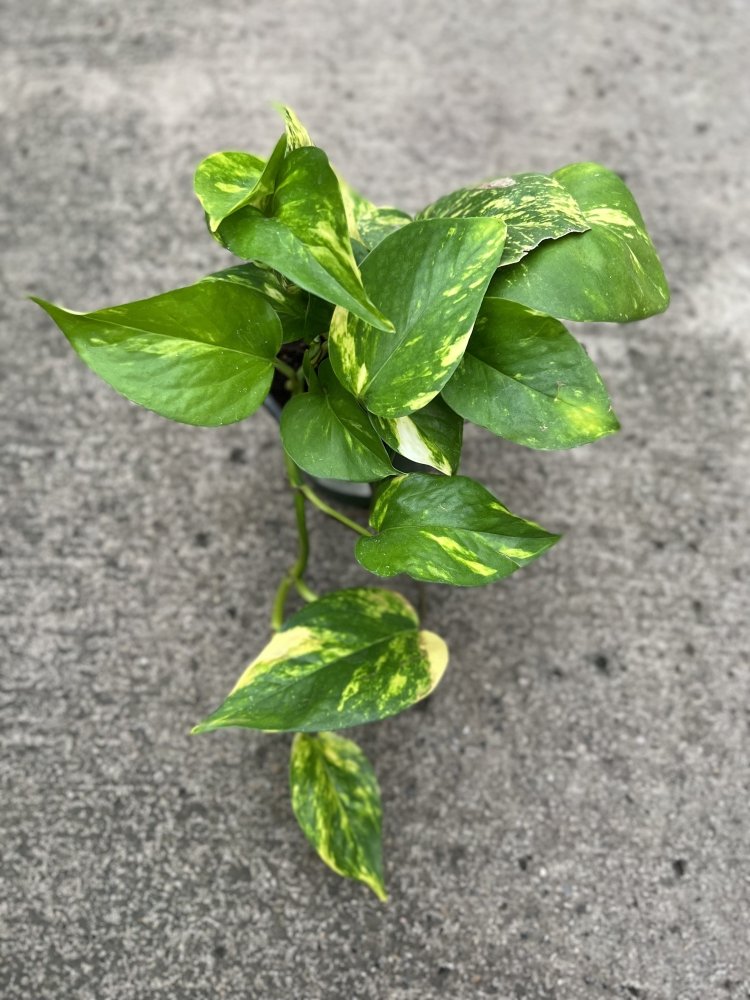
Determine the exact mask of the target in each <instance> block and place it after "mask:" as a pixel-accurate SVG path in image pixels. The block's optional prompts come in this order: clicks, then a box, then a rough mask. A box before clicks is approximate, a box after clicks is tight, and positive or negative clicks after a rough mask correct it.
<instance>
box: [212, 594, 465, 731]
mask: <svg viewBox="0 0 750 1000" xmlns="http://www.w3.org/2000/svg"><path fill="white" fill-rule="evenodd" d="M447 663H448V649H447V647H446V645H445V643H444V642H443V640H442V639H441V638H440V637H439V636H437V635H435V634H434V633H433V632H427V631H420V630H419V620H418V618H417V615H416V612H415V611H414V609H413V608H412V606H411V605H410V604H409V602H408V601H406V600H405V599H404V598H403V597H401V595H400V594H396V593H394V592H393V591H390V590H379V589H374V588H364V587H362V588H354V589H351V590H338V591H334V592H333V593H330V594H326V595H325V596H324V597H321V598H320V599H319V600H317V601H312V602H311V603H310V604H307V605H305V607H303V608H302V610H301V611H298V612H297V613H296V614H294V615H292V617H291V618H289V619H288V621H287V622H286V623H285V624H284V626H283V628H282V629H281V630H280V631H279V632H277V633H276V635H275V636H274V637H273V639H272V640H271V641H270V642H269V643H268V645H267V646H266V648H265V649H264V650H263V651H262V652H261V654H260V655H259V656H258V657H257V659H255V660H253V662H252V663H251V664H250V666H249V667H248V668H247V670H246V671H245V672H244V674H243V675H242V676H241V677H240V679H239V681H238V682H237V684H236V685H235V687H234V689H233V690H232V691H231V693H230V694H229V696H228V697H227V699H226V700H225V701H224V703H223V704H222V705H221V706H220V707H219V708H218V709H217V710H216V711H215V712H213V713H212V714H211V715H209V716H208V718H207V719H205V720H204V721H203V722H201V723H200V724H199V725H197V726H196V727H195V729H194V730H193V732H196V733H203V732H209V731H210V730H213V729H220V728H223V727H225V726H244V727H246V728H249V729H263V730H266V731H269V732H280V731H290V730H291V731H294V730H296V731H301V732H314V731H317V730H322V729H343V728H345V727H347V726H358V725H361V724H362V723H364V722H373V721H374V720H375V719H384V718H387V717H388V716H390V715H396V714H397V713H398V712H403V711H404V709H406V708H409V707H410V706H411V705H413V704H414V703H415V702H417V701H420V700H421V699H422V698H425V697H426V696H427V695H428V694H429V693H430V692H431V691H432V690H433V689H434V688H435V686H436V685H437V684H438V682H439V681H440V678H441V677H442V676H443V673H444V671H445V667H446V665H447Z"/></svg>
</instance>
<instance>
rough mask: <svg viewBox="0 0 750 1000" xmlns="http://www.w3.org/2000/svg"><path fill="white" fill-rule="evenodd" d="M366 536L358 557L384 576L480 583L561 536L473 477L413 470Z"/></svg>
mask: <svg viewBox="0 0 750 1000" xmlns="http://www.w3.org/2000/svg"><path fill="white" fill-rule="evenodd" d="M370 524H371V525H372V527H373V528H374V529H375V530H376V531H377V535H375V536H374V537H373V538H360V539H359V541H358V542H357V546H356V550H355V552H356V556H357V559H358V561H359V562H360V563H361V564H362V566H364V567H365V569H367V570H369V571H370V572H371V573H375V574H376V575H377V576H395V575H396V574H397V573H408V574H409V576H411V577H413V578H414V579H415V580H425V581H428V582H432V583H449V584H452V585H453V586H456V587H480V586H483V585H484V584H487V583H492V582H494V581H495V580H500V579H501V578H502V577H504V576H508V575H509V574H511V573H513V572H514V571H515V570H516V569H518V567H519V566H523V565H525V564H526V563H527V562H530V561H531V560H532V559H536V557H537V556H539V555H541V554H542V552H545V551H546V550H547V549H548V548H550V546H552V545H554V543H555V542H556V541H557V540H558V538H559V537H560V536H559V535H552V534H550V533H549V532H548V531H545V530H544V528H540V527H539V525H538V524H534V522H533V521H525V520H524V519H523V518H520V517H516V515H515V514H511V513H510V511H509V510H508V508H507V507H504V506H503V504H501V503H500V502H499V500H497V499H496V498H495V497H493V495H492V494H491V493H490V492H489V491H488V490H486V489H485V488H484V486H481V485H480V484H479V483H477V482H475V481H474V480H473V479H469V478H468V477H467V476H452V477H450V478H446V477H444V476H432V475H422V474H413V475H408V476H399V477H398V478H396V479H392V480H390V481H389V482H388V483H387V484H386V485H385V486H384V487H383V489H382V490H381V492H380V493H379V494H378V496H377V497H376V500H375V504H374V505H373V508H372V513H371V515H370Z"/></svg>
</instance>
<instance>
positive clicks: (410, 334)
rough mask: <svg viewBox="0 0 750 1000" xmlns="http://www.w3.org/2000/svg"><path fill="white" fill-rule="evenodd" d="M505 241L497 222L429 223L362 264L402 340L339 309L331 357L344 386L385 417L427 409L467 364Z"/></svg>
mask: <svg viewBox="0 0 750 1000" xmlns="http://www.w3.org/2000/svg"><path fill="white" fill-rule="evenodd" d="M504 241H505V224H504V223H503V222H500V221H499V220H497V219H427V220H424V221H422V222H412V223H410V224H408V225H406V226H404V227H403V228H402V229H399V230H397V231H396V232H395V233H392V234H391V235H390V236H387V237H386V238H385V239H384V240H383V241H382V243H380V244H378V246H377V247H375V249H374V250H373V251H372V252H371V253H370V254H369V255H368V256H367V257H366V258H365V260H364V262H363V263H362V280H363V282H364V285H365V288H366V290H367V293H368V295H369V296H370V298H371V300H372V301H373V302H374V303H375V304H376V305H377V306H378V308H382V309H383V310H384V311H386V312H387V315H388V316H389V317H390V319H391V320H392V321H393V325H394V327H395V333H391V332H387V331H381V330H376V329H374V328H372V327H369V326H368V325H367V324H365V323H363V322H361V320H360V319H359V317H357V316H354V315H353V314H352V313H351V312H350V313H347V312H346V311H345V310H343V309H336V310H335V311H334V314H333V319H332V321H331V330H330V340H329V350H330V355H331V362H332V364H333V367H334V370H335V371H336V374H337V375H338V377H339V379H340V380H341V381H342V382H343V384H344V385H345V386H346V387H347V388H348V389H349V391H350V392H351V393H352V394H353V395H355V396H357V397H358V398H359V399H360V400H361V401H362V402H363V404H364V405H365V406H366V407H367V409H368V410H370V412H371V413H375V414H377V415H378V416H380V417H389V418H390V417H401V416H404V415H405V414H407V413H412V412H413V411H414V410H419V409H421V408H422V407H423V406H426V405H427V403H429V401H430V400H431V399H433V398H434V397H435V396H436V395H437V394H438V392H440V390H441V389H442V387H443V386H444V385H445V383H446V382H447V381H448V379H449V378H450V376H451V375H452V374H453V372H454V370H455V368H456V366H457V365H458V363H459V361H460V360H461V356H462V355H463V352H464V349H465V348H466V344H467V342H468V339H469V336H470V335H471V330H472V327H473V325H474V319H475V318H476V315H477V311H478V309H479V306H480V304H481V302H482V297H483V295H484V293H485V290H486V288H487V284H488V283H489V280H490V278H491V276H492V273H493V271H494V270H495V268H496V267H497V263H498V261H499V259H500V256H501V254H502V251H503V244H504Z"/></svg>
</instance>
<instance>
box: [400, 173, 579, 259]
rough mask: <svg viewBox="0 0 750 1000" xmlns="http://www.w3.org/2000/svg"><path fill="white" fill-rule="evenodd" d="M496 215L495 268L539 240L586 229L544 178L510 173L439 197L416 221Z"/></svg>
mask: <svg viewBox="0 0 750 1000" xmlns="http://www.w3.org/2000/svg"><path fill="white" fill-rule="evenodd" d="M471 216H497V217H498V218H500V219H502V220H503V222H504V223H505V225H506V226H507V227H508V236H507V238H506V240H505V248H504V250H503V256H502V259H501V261H500V264H501V265H505V264H513V263H514V262H515V261H518V260H520V259H521V258H522V257H523V256H524V255H525V254H527V253H528V252H529V251H530V250H533V249H534V247H536V246H538V245H539V244H540V243H541V242H542V240H556V239H558V238H559V237H560V236H565V235H566V234H567V233H580V232H583V231H584V230H585V229H588V223H587V222H586V220H585V218H584V217H583V214H582V212H581V209H580V208H579V207H578V204H577V203H576V201H575V199H574V198H573V197H572V195H571V194H570V193H569V192H568V191H567V190H566V189H565V188H564V187H563V186H562V184H560V183H558V181H556V180H555V178H554V177H549V176H548V175H547V174H513V176H511V177H498V178H496V179H495V180H491V181H487V182H486V183H485V184H478V185H476V186H475V187H467V188H461V189H460V190H459V191H454V192H453V193H452V194H448V195H445V197H443V198H439V199H438V200H437V201H436V202H433V204H432V205H428V206H427V208H424V209H422V211H421V212H420V213H419V214H418V215H417V218H418V219H434V218H453V219H460V218H469V217H471Z"/></svg>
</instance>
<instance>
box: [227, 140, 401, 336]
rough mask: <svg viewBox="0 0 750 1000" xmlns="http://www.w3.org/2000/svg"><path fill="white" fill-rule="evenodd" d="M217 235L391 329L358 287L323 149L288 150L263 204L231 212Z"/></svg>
mask: <svg viewBox="0 0 750 1000" xmlns="http://www.w3.org/2000/svg"><path fill="white" fill-rule="evenodd" d="M218 236H219V239H220V240H221V242H222V243H223V244H224V246H225V247H227V249H229V250H231V251H232V253H234V254H237V256H238V257H242V258H244V259H245V260H255V261H259V262H260V263H263V264H267V265H268V266H269V267H272V268H274V269H275V270H277V271H280V272H281V274H283V275H285V276H286V277H287V278H289V279H290V280H291V281H293V282H294V283H295V284H297V285H299V286H300V287H302V288H305V289H306V290H307V291H308V292H312V294H313V295H317V296H319V297H320V298H322V299H327V300H328V301H329V302H333V303H335V304H336V305H340V306H343V307H344V308H345V309H350V310H351V311H352V312H353V313H354V314H355V315H357V316H360V317H361V318H362V319H363V320H366V321H367V322H368V323H372V324H373V325H374V326H376V327H380V328H381V329H383V330H390V329H392V324H391V322H390V320H388V319H387V318H386V317H385V316H384V315H383V314H382V313H381V312H380V310H379V309H377V308H376V307H375V306H374V305H373V303H372V302H371V301H370V299H369V298H368V296H367V294H366V292H365V290H364V288H363V287H362V280H361V278H360V274H359V270H358V269H357V264H356V262H355V260H354V255H353V253H352V247H351V243H350V241H349V231H348V225H347V220H346V212H345V210H344V203H343V201H342V199H341V191H340V189H339V183H338V180H337V179H336V175H335V174H334V172H333V170H332V169H331V166H330V164H329V163H328V158H327V156H326V154H325V153H324V152H323V150H322V149H318V148H317V147H315V146H302V147H299V148H298V149H293V150H292V151H291V152H290V153H288V154H287V156H286V158H285V159H284V160H283V162H282V163H281V164H280V166H279V170H278V173H277V175H276V178H275V189H274V192H273V198H272V199H271V200H270V202H269V203H268V205H267V206H266V208H265V209H263V210H260V209H258V208H256V207H255V206H248V207H246V208H241V209H240V210H239V211H236V212H234V213H233V214H232V215H230V216H229V217H228V218H226V219H225V220H224V221H223V222H222V224H221V225H220V227H219V229H218Z"/></svg>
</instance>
